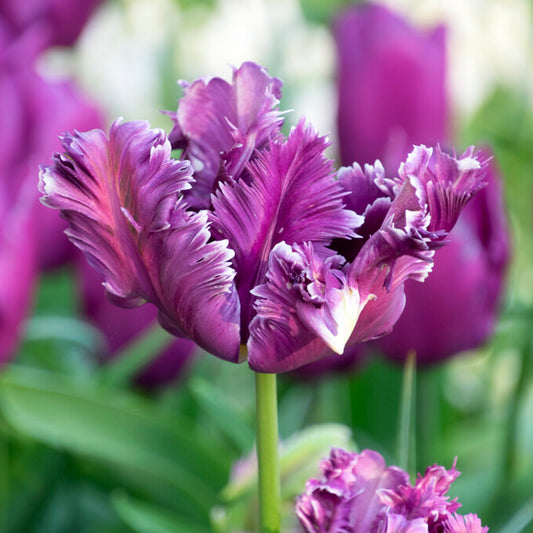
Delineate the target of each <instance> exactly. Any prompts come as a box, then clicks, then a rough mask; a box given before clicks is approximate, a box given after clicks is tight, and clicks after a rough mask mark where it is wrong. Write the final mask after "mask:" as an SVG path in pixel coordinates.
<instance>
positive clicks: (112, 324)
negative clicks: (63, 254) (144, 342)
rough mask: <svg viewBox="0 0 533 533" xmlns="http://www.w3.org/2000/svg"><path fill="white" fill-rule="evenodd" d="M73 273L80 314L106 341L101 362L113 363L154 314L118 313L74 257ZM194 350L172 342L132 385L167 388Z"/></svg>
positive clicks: (149, 310) (150, 310) (143, 310)
mask: <svg viewBox="0 0 533 533" xmlns="http://www.w3.org/2000/svg"><path fill="white" fill-rule="evenodd" d="M76 266H77V272H78V276H79V281H80V285H81V297H82V307H83V309H82V311H83V312H84V314H85V315H86V316H87V317H88V318H89V319H90V320H91V322H92V323H93V324H94V325H95V326H96V327H98V329H99V330H100V331H101V332H102V333H103V335H104V337H105V338H106V339H107V341H108V346H107V348H108V350H107V351H106V352H104V353H101V354H99V356H100V358H101V362H102V363H104V364H105V362H106V361H109V360H112V359H114V358H115V357H116V356H118V355H119V354H120V350H121V349H123V348H125V347H126V345H127V344H128V343H130V342H132V341H134V340H135V338H136V337H137V336H140V335H142V334H143V332H144V331H146V330H148V329H149V328H150V327H151V326H153V325H154V324H155V323H156V322H157V310H156V309H155V307H152V306H147V305H144V306H141V307H137V308H135V309H121V308H120V307H117V306H116V305H113V304H112V303H111V302H110V301H109V300H108V299H107V298H106V297H105V294H104V291H103V290H102V280H101V279H100V276H99V275H98V273H97V272H96V271H95V270H94V269H93V268H91V267H90V266H89V264H88V263H87V261H86V260H85V258H84V257H81V254H78V257H77V261H76ZM196 348H197V346H196V345H195V344H194V343H193V342H192V341H190V340H187V339H176V340H174V341H173V343H172V345H170V346H169V347H168V348H166V349H165V350H163V351H162V352H161V353H159V354H154V357H153V359H152V360H151V361H150V362H149V363H148V364H147V365H146V366H145V367H144V368H142V369H141V370H140V372H139V373H138V374H137V376H136V378H135V381H136V382H137V384H138V385H140V386H141V387H143V388H146V389H155V388H160V387H164V386H168V385H171V384H173V383H175V382H176V380H177V379H178V378H179V377H180V376H181V375H182V374H183V372H184V370H185V368H186V366H187V364H188V362H189V361H190V359H191V357H192V355H193V353H194V351H195V349H196Z"/></svg>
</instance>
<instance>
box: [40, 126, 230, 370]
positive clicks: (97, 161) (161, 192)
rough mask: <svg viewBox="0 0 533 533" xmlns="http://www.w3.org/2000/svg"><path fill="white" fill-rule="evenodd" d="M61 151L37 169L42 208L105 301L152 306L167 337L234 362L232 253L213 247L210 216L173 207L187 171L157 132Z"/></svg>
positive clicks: (89, 139)
mask: <svg viewBox="0 0 533 533" xmlns="http://www.w3.org/2000/svg"><path fill="white" fill-rule="evenodd" d="M63 146H64V149H65V150H66V151H65V153H64V154H57V155H56V156H55V159H54V162H55V164H54V166H52V167H48V168H46V169H43V170H42V173H41V182H40V188H41V191H42V192H43V193H44V195H45V196H44V202H45V203H46V204H47V205H49V206H51V207H56V208H59V209H61V210H62V213H63V216H64V217H65V218H66V219H67V221H68V222H69V225H70V227H69V230H68V235H69V237H70V238H71V240H72V241H73V242H74V243H75V244H76V245H77V246H78V247H79V248H80V249H81V250H82V251H83V252H84V253H85V255H86V256H87V259H88V260H89V263H90V264H91V265H92V266H93V267H94V268H95V269H96V270H97V271H98V272H100V274H101V275H102V276H103V278H104V279H105V282H104V287H105V288H106V291H107V293H108V295H109V297H110V298H111V299H112V300H113V301H114V302H115V303H117V304H119V305H122V306H123V307H128V306H135V305H138V304H140V303H143V301H149V302H151V303H153V304H155V305H156V306H157V307H158V309H159V310H160V317H161V322H162V324H163V325H164V327H166V328H167V329H169V330H170V331H171V332H173V333H175V334H178V335H183V336H187V337H190V338H192V339H193V340H195V341H196V342H197V343H198V344H199V345H200V346H202V347H204V348H206V349H207V350H209V351H212V352H213V353H214V354H215V355H218V356H220V357H222V358H225V359H229V360H232V361H236V360H237V359H238V349H239V342H240V337H239V333H238V332H239V325H238V317H239V306H238V299H237V295H236V291H235V290H234V287H233V276H234V274H235V273H234V271H233V269H232V268H231V265H230V260H231V258H232V256H233V253H232V252H231V251H230V250H228V249H227V243H226V242H224V241H218V242H212V243H209V242H208V241H209V240H210V233H209V230H208V227H207V215H206V214H205V213H200V214H194V213H190V212H188V211H187V206H186V204H185V203H184V202H183V201H182V200H181V199H179V196H180V193H181V192H182V191H184V190H186V189H188V188H189V187H190V182H191V180H192V176H191V174H192V168H191V165H190V163H189V162H183V161H176V160H174V159H171V158H170V150H171V148H170V143H169V142H168V141H167V139H166V137H165V136H164V134H163V132H162V131H160V130H151V129H149V127H148V125H147V123H145V122H128V123H120V122H115V123H114V124H113V126H112V127H111V131H110V134H109V138H107V137H106V136H105V134H104V133H103V132H102V131H100V130H93V131H91V132H88V133H83V134H81V133H76V134H75V135H74V136H72V135H66V136H65V138H64V140H63ZM217 336H218V337H217Z"/></svg>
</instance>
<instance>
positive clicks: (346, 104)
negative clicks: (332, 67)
mask: <svg viewBox="0 0 533 533" xmlns="http://www.w3.org/2000/svg"><path fill="white" fill-rule="evenodd" d="M334 33H335V40H336V43H337V63H338V65H337V87H338V112H337V124H338V136H339V147H340V154H341V159H342V162H343V164H344V165H351V164H352V162H353V161H357V162H359V163H361V164H363V163H372V162H373V161H374V160H375V159H380V160H381V162H382V163H383V164H384V166H385V168H386V169H390V172H395V171H396V168H397V167H398V165H399V164H400V162H401V161H402V160H403V158H404V157H405V155H406V154H407V153H408V152H409V151H410V150H411V147H412V146H413V144H422V143H423V144H427V145H433V144H436V143H437V142H440V143H442V144H444V145H446V144H447V143H448V141H449V139H448V123H447V122H448V118H449V113H448V100H447V98H446V81H445V80H446V47H445V30H444V27H442V26H439V27H437V28H435V29H434V30H431V31H427V32H426V31H422V30H419V29H417V28H414V27H413V26H411V25H410V24H409V23H408V22H407V21H406V20H405V19H403V18H402V17H400V16H399V15H397V14H395V13H393V12H392V11H390V10H389V9H387V8H385V7H383V6H379V5H376V4H372V3H362V4H359V5H357V6H352V7H349V8H347V9H346V10H344V11H343V12H341V13H340V14H339V15H338V16H337V18H336V20H335V26H334Z"/></svg>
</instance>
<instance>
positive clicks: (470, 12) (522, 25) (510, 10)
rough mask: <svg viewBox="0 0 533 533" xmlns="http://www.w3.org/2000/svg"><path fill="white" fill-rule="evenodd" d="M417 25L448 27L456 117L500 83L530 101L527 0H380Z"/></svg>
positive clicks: (532, 64)
mask: <svg viewBox="0 0 533 533" xmlns="http://www.w3.org/2000/svg"><path fill="white" fill-rule="evenodd" d="M383 3H384V4H386V5H388V6H389V7H390V8H391V9H395V10H397V11H398V12H400V13H403V14H404V16H406V17H408V18H410V19H411V20H412V21H414V22H415V23H416V24H417V25H419V26H421V27H426V26H434V25H436V24H439V23H444V24H445V25H446V26H447V28H448V68H449V77H448V80H449V91H450V95H451V99H452V103H453V105H454V107H455V108H456V112H457V113H458V115H459V116H462V117H465V118H467V117H469V116H471V115H472V114H473V113H474V112H475V111H476V110H477V109H478V108H479V106H480V105H481V104H482V103H483V101H484V100H485V98H487V97H489V96H490V94H491V92H492V91H493V89H494V88H495V87H496V86H497V85H499V86H503V87H506V88H511V89H516V90H518V91H526V92H527V97H528V100H529V102H530V105H531V104H532V103H533V77H532V76H533V17H532V5H533V4H532V3H531V2H530V0H384V2H383Z"/></svg>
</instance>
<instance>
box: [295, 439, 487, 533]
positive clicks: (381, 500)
mask: <svg viewBox="0 0 533 533" xmlns="http://www.w3.org/2000/svg"><path fill="white" fill-rule="evenodd" d="M321 470H322V473H323V477H322V479H310V480H309V481H308V482H307V483H306V491H305V493H304V494H303V495H302V496H300V497H299V498H298V500H297V503H296V513H297V515H298V518H299V519H300V523H301V524H302V526H303V528H304V530H305V531H307V532H309V533H340V532H342V533H486V532H487V531H488V528H487V527H482V525H481V521H480V520H479V518H478V517H477V516H476V515H474V514H468V515H464V516H463V515H459V514H457V513H456V511H457V509H458V508H459V507H460V506H461V504H460V503H459V502H458V501H457V499H453V500H450V498H449V496H447V495H446V494H447V492H448V490H449V488H450V486H451V484H452V483H453V481H454V480H455V479H456V478H457V476H458V475H459V472H458V471H457V470H456V469H455V465H454V466H452V468H451V469H450V470H446V469H445V468H443V467H442V466H438V465H433V466H430V467H428V468H427V469H426V471H425V473H424V475H423V476H422V475H420V474H419V475H418V478H417V480H416V483H415V485H414V486H413V485H411V483H410V482H409V474H408V473H407V472H405V471H404V470H402V469H401V468H398V467H396V466H387V465H386V464H385V460H384V459H383V457H382V456H381V455H380V454H379V453H377V452H375V451H373V450H363V451H362V452H361V453H352V452H347V451H344V450H342V449H340V448H334V449H332V450H331V454H330V456H329V457H328V458H327V459H324V460H323V461H322V464H321Z"/></svg>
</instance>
